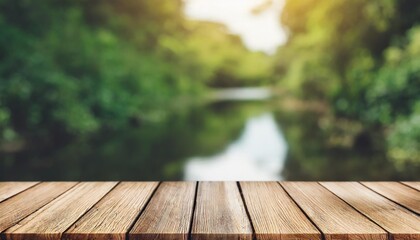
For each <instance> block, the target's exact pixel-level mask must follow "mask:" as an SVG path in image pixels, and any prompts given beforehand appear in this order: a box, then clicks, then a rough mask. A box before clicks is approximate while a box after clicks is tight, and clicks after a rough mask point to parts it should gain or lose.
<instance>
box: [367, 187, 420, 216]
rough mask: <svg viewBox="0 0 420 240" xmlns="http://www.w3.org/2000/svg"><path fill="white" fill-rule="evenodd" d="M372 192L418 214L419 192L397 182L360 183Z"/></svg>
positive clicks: (419, 211) (419, 207)
mask: <svg viewBox="0 0 420 240" xmlns="http://www.w3.org/2000/svg"><path fill="white" fill-rule="evenodd" d="M362 184H363V185H365V186H367V187H368V188H370V189H372V190H373V191H375V192H377V193H379V194H381V195H383V196H385V197H386V198H389V199H391V200H392V201H394V202H396V203H398V204H400V205H402V206H404V207H406V208H408V209H410V210H412V211H414V212H415V213H417V214H420V192H419V191H417V190H414V189H412V188H410V187H407V186H405V185H403V184H401V183H398V182H362Z"/></svg>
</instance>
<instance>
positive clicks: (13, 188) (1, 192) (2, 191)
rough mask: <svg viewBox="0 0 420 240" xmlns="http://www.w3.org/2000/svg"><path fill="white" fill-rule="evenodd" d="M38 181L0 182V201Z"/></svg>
mask: <svg viewBox="0 0 420 240" xmlns="http://www.w3.org/2000/svg"><path fill="white" fill-rule="evenodd" d="M37 183H38V182H0V202H3V201H4V200H6V199H8V198H9V197H12V196H14V195H16V194H18V193H20V192H22V191H24V190H26V189H28V188H30V187H32V186H34V185H35V184H37Z"/></svg>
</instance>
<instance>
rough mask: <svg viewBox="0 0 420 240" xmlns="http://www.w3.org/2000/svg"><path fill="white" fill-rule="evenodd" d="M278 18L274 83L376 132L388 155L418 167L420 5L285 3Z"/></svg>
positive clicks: (378, 0) (407, 1) (374, 0)
mask: <svg viewBox="0 0 420 240" xmlns="http://www.w3.org/2000/svg"><path fill="white" fill-rule="evenodd" d="M281 21H282V23H283V24H284V26H285V27H286V29H287V31H288V34H289V39H288V42H287V43H286V45H285V46H282V47H281V48H280V49H279V51H278V52H277V55H276V58H277V61H276V66H275V72H276V73H275V74H276V75H277V76H278V78H279V79H282V80H281V81H280V82H279V85H280V86H285V87H287V88H288V89H290V90H291V91H292V92H293V93H295V94H297V95H298V96H300V97H301V98H306V99H317V100H323V101H325V102H326V103H327V104H328V105H329V106H330V108H331V109H332V111H333V114H334V116H335V118H346V119H352V120H354V121H360V122H361V123H362V124H363V128H364V129H365V131H370V130H371V129H378V128H380V129H382V131H383V132H384V134H385V137H386V140H387V149H388V155H387V156H388V157H389V158H390V159H392V160H393V161H394V162H396V163H397V164H399V165H401V166H403V165H404V164H406V163H409V162H411V163H416V164H417V165H419V164H420V128H419V126H420V118H419V114H420V112H419V111H420V2H418V1H412V0H371V1H366V0H352V1H347V0H336V1H330V0H305V1H294V0H288V1H286V5H285V8H284V12H283V14H282V19H281Z"/></svg>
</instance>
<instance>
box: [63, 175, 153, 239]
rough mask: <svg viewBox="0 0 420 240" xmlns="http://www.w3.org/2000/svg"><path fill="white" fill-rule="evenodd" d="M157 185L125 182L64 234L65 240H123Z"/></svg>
mask: <svg viewBox="0 0 420 240" xmlns="http://www.w3.org/2000/svg"><path fill="white" fill-rule="evenodd" d="M157 185H158V183H157V182H122V183H120V184H118V185H117V186H116V187H115V188H114V189H113V190H111V192H109V193H108V194H107V195H106V196H105V197H104V198H102V199H101V201H99V202H98V203H97V204H96V205H95V206H94V207H93V208H92V209H91V210H89V212H87V213H86V214H85V215H83V217H82V218H81V219H79V220H78V221H77V222H76V223H75V224H73V226H72V227H71V228H70V229H69V230H68V231H66V232H65V233H64V235H63V239H69V240H70V239H77V240H82V239H83V240H84V239H101V240H102V239H103V240H105V239H107V240H123V239H125V237H126V233H127V232H128V230H129V228H130V227H131V226H132V224H133V223H134V221H135V219H136V218H137V216H138V215H139V214H140V212H141V210H142V209H143V207H144V206H145V204H146V202H147V201H148V200H149V198H150V196H151V195H152V193H153V191H154V190H155V188H156V187H157Z"/></svg>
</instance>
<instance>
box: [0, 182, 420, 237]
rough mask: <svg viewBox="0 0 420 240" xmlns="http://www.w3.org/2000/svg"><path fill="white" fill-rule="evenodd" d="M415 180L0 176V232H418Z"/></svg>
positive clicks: (419, 194)
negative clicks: (58, 179)
mask: <svg viewBox="0 0 420 240" xmlns="http://www.w3.org/2000/svg"><path fill="white" fill-rule="evenodd" d="M419 214H420V182H0V232H1V239H19V240H20V239H25V240H26V239H48V240H52V239H142V240H143V239H144V240H177V239H185V240H213V239H216V240H222V239H223V240H224V239H227V240H230V239H232V240H239V239H244V240H257V239H263V240H271V239H281V240H301V239H302V240H304V239H307V240H321V239H325V240H341V239H343V240H353V239H355V240H370V239H372V240H376V239H380V240H388V239H390V240H392V239H394V240H420V216H419Z"/></svg>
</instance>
